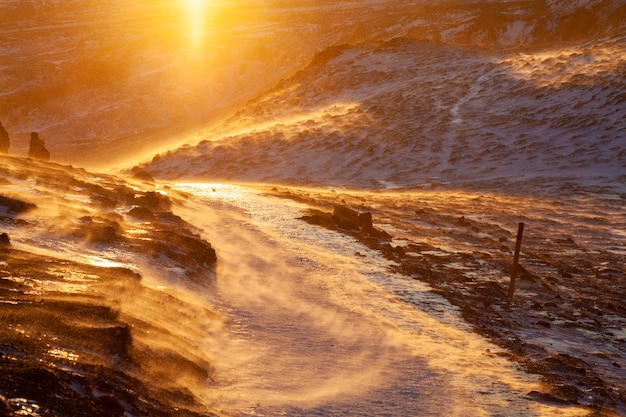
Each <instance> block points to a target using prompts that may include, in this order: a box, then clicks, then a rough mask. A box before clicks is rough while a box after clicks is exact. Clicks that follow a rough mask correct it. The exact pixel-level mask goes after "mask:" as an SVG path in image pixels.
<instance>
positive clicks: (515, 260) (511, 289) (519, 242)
mask: <svg viewBox="0 0 626 417" xmlns="http://www.w3.org/2000/svg"><path fill="white" fill-rule="evenodd" d="M523 233H524V223H522V222H520V223H519V225H518V227H517V242H515V257H514V258H513V268H512V269H511V281H510V282H509V298H511V297H513V293H514V292H515V279H516V278H517V264H518V262H519V252H520V249H521V248H522V234H523Z"/></svg>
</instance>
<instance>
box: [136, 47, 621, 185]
mask: <svg viewBox="0 0 626 417" xmlns="http://www.w3.org/2000/svg"><path fill="white" fill-rule="evenodd" d="M624 40H625V38H624V36H623V35H622V36H621V37H614V38H611V39H607V40H604V43H603V45H602V48H597V46H596V44H595V43H594V42H590V43H586V44H581V45H579V46H577V47H572V48H566V49H556V50H546V49H542V50H541V51H538V52H536V53H532V54H522V53H508V52H504V51H499V52H494V51H490V50H485V49H480V48H477V47H455V46H449V45H444V44H440V43H433V42H424V41H415V40H411V39H395V40H392V41H389V42H382V43H375V44H372V43H367V44H360V45H355V46H348V45H344V46H338V47H333V48H329V49H327V50H325V51H324V52H321V53H319V54H317V55H316V56H315V58H314V59H313V60H312V62H311V64H310V65H309V66H307V67H306V68H305V69H303V70H302V71H300V72H299V73H297V74H296V75H294V76H293V77H289V78H286V79H284V80H282V81H281V82H280V83H278V84H277V85H276V87H274V88H273V89H271V90H269V91H267V92H266V93H265V94H262V95H260V96H259V97H258V98H256V99H254V100H251V101H249V102H248V103H247V104H246V106H244V107H243V108H242V109H241V110H240V111H238V112H237V113H236V114H235V115H234V116H233V117H231V118H230V119H228V120H226V121H225V122H223V123H221V124H220V125H218V126H216V127H214V128H213V129H210V130H207V131H206V132H205V134H204V137H205V140H203V141H202V142H200V143H198V144H197V145H195V146H191V145H187V146H184V147H182V148H180V149H175V150H172V151H170V152H167V153H164V154H161V155H158V156H156V157H155V158H154V159H153V160H152V161H151V162H150V163H147V164H145V165H144V166H143V167H144V168H145V169H147V170H148V171H149V172H150V173H151V174H153V175H154V176H157V177H160V178H166V179H196V180H199V179H201V180H212V181H223V180H226V181H253V182H282V183H289V184H315V185H335V186H337V185H351V186H359V187H375V188H378V187H385V186H399V187H403V186H404V187H406V186H424V185H430V184H454V185H456V186H477V187H481V188H492V187H509V186H511V185H513V184H518V185H519V186H520V187H527V186H528V187H535V188H537V187H539V188H542V187H557V188H558V187H560V186H562V185H564V184H565V183H568V182H570V183H573V184H577V185H579V186H584V185H594V186H605V185H606V186H611V187H614V186H615V187H618V188H619V187H620V186H623V184H624V179H625V177H624V173H625V172H626V171H625V168H626V151H625V150H624V147H623V143H624V138H626V118H624V117H623V116H624V103H625V100H626V96H624V93H623V91H624V89H625V88H626V79H625V78H624V75H623V74H624V69H625V68H626V59H624V55H623V45H624ZM620 184H621V185H620Z"/></svg>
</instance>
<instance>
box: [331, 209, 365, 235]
mask: <svg viewBox="0 0 626 417" xmlns="http://www.w3.org/2000/svg"><path fill="white" fill-rule="evenodd" d="M333 220H334V221H335V223H336V225H337V227H340V228H342V229H347V230H353V229H358V228H359V213H358V212H357V211H356V210H352V209H351V208H348V207H346V206H335V209H334V210H333Z"/></svg>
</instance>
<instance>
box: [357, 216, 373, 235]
mask: <svg viewBox="0 0 626 417" xmlns="http://www.w3.org/2000/svg"><path fill="white" fill-rule="evenodd" d="M357 224H358V225H359V227H360V228H361V230H363V231H365V232H369V231H371V230H373V229H374V225H373V224H372V213H370V212H366V213H361V214H359V217H358V218H357Z"/></svg>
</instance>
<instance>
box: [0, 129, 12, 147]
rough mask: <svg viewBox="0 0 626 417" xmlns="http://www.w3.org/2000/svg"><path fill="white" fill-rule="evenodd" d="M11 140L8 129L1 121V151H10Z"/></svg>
mask: <svg viewBox="0 0 626 417" xmlns="http://www.w3.org/2000/svg"><path fill="white" fill-rule="evenodd" d="M9 146H11V141H10V139H9V133H8V132H7V131H6V129H5V128H4V126H2V122H0V153H8V152H9Z"/></svg>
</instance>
